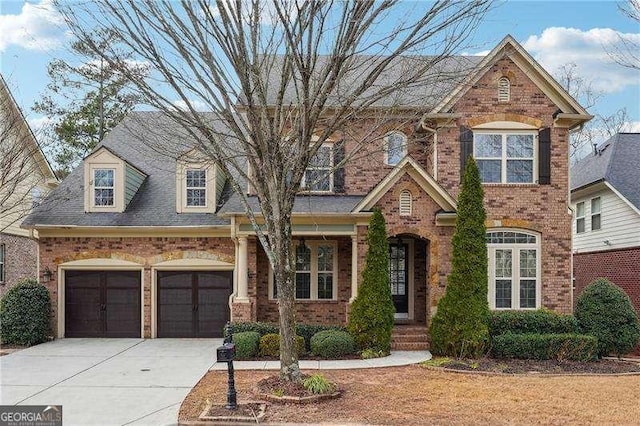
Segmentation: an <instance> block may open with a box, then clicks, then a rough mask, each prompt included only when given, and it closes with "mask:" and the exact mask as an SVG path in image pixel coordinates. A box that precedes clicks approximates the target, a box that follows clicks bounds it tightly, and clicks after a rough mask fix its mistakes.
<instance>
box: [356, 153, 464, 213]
mask: <svg viewBox="0 0 640 426" xmlns="http://www.w3.org/2000/svg"><path fill="white" fill-rule="evenodd" d="M405 174H408V175H409V176H411V178H412V179H413V180H415V181H416V183H417V184H418V185H419V186H420V188H422V190H423V191H424V192H426V193H427V194H428V195H429V196H430V197H431V198H432V199H433V200H434V201H435V202H436V203H438V205H439V206H440V207H441V208H442V210H444V211H445V212H455V211H456V201H455V200H454V199H453V197H451V195H449V193H448V192H447V191H446V190H445V189H444V188H443V187H442V186H440V184H439V183H438V182H436V180H435V179H434V178H432V177H431V176H430V175H429V173H427V172H426V170H424V169H423V168H422V167H420V165H419V164H418V163H417V162H416V161H415V160H414V159H412V158H411V157H409V156H406V157H404V159H403V160H402V161H400V163H398V165H396V167H395V168H394V169H393V170H392V171H391V172H390V173H389V174H388V175H387V176H386V177H385V178H384V179H382V180H381V181H380V183H378V185H376V186H375V188H373V189H372V190H371V191H370V192H369V194H368V195H367V196H366V197H365V198H363V199H362V201H360V202H359V203H358V204H357V205H356V206H355V207H354V208H353V210H352V212H353V213H360V212H362V211H366V210H370V209H371V208H373V206H374V205H375V204H376V203H377V202H378V201H379V200H380V199H381V198H382V196H383V195H384V194H386V193H387V192H388V191H389V190H390V189H391V188H392V187H393V185H395V184H396V182H398V181H399V180H400V178H401V177H402V176H404V175H405Z"/></svg>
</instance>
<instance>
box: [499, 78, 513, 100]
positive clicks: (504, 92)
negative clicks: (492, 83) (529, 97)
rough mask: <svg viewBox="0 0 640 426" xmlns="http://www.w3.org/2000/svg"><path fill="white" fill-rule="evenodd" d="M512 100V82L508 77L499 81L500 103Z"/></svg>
mask: <svg viewBox="0 0 640 426" xmlns="http://www.w3.org/2000/svg"><path fill="white" fill-rule="evenodd" d="M510 98H511V82H510V81H509V79H508V78H507V77H502V78H501V79H500V80H498V101H500V102H508V101H509V99H510Z"/></svg>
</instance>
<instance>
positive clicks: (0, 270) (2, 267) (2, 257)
mask: <svg viewBox="0 0 640 426" xmlns="http://www.w3.org/2000/svg"><path fill="white" fill-rule="evenodd" d="M6 275H7V246H6V245H5V244H0V284H3V285H4V284H5V282H6Z"/></svg>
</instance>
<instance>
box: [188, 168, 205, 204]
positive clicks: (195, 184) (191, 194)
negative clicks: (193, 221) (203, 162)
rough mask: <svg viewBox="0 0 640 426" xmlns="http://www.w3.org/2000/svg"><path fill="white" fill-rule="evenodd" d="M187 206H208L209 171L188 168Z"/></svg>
mask: <svg viewBox="0 0 640 426" xmlns="http://www.w3.org/2000/svg"><path fill="white" fill-rule="evenodd" d="M186 178H187V183H186V184H187V207H206V206H207V171H206V170H202V169H187V171H186Z"/></svg>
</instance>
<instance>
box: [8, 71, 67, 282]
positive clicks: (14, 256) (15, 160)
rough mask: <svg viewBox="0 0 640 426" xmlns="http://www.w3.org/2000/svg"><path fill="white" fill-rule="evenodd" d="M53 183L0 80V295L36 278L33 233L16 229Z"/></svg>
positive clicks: (29, 130)
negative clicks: (25, 280) (21, 282)
mask: <svg viewBox="0 0 640 426" xmlns="http://www.w3.org/2000/svg"><path fill="white" fill-rule="evenodd" d="M57 182H58V181H57V179H56V177H55V175H54V173H53V170H52V169H51V167H50V166H49V163H48V162H47V159H46V158H45V156H44V154H43V153H42V150H41V149H40V146H39V145H38V143H37V141H36V139H35V137H34V136H33V133H32V132H31V129H30V128H29V125H28V124H27V122H26V120H25V119H24V116H23V115H22V112H21V111H20V109H19V107H18V105H17V104H16V102H15V100H14V99H13V96H12V95H11V92H10V91H9V88H8V87H7V84H6V83H5V81H4V78H2V76H0V294H2V293H4V292H5V291H6V290H7V289H8V288H10V287H11V286H13V285H14V284H16V283H17V282H18V281H20V280H21V279H23V278H27V277H34V278H35V277H37V276H38V243H37V241H36V240H35V239H36V238H37V232H36V231H35V230H26V229H22V228H20V222H21V221H22V220H23V219H24V218H25V217H26V216H27V215H28V214H29V212H30V210H31V207H32V205H34V204H35V203H38V202H40V201H41V200H42V199H43V198H44V196H45V195H46V194H47V193H48V192H49V191H50V190H51V189H52V188H54V187H55V186H56V185H57Z"/></svg>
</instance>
